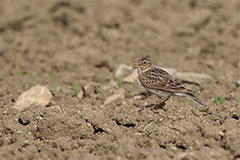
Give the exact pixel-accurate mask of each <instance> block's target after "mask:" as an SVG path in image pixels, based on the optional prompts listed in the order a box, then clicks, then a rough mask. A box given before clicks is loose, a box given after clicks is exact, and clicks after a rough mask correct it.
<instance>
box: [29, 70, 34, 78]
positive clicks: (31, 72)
mask: <svg viewBox="0 0 240 160" xmlns="http://www.w3.org/2000/svg"><path fill="white" fill-rule="evenodd" d="M29 74H30V77H31V78H32V79H33V78H34V76H33V71H32V69H30V73H29Z"/></svg>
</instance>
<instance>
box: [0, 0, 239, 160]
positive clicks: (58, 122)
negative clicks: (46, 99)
mask: <svg viewBox="0 0 240 160" xmlns="http://www.w3.org/2000/svg"><path fill="white" fill-rule="evenodd" d="M239 11H240V1H239V0H228V1H226V0H170V1H169V0H121V1H120V0H119V1H117V0H115V1H114V0H101V1H100V0H99V1H97V0H82V1H77V0H76V1H73V0H69V1H67V0H66V1H56V0H51V1H47V0H34V1H31V0H18V1H16V0H1V11H0V14H1V19H0V24H1V26H0V27H1V28H0V37H1V39H0V159H1V160H7V159H9V160H10V159H11V160H12V159H18V160H21V159H58V160H61V159H84V160H85V159H117V160H121V159H123V160H124V159H128V160H132V159H181V160H193V159H197V160H202V159H208V160H210V159H216V160H219V159H222V160H225V159H232V160H237V159H240V119H239V118H240V104H239V103H240V102H239V101H240V88H239V87H237V86H236V85H235V82H236V81H237V80H239V79H240V47H239V44H240V38H239V36H240V31H239V29H240V17H239V15H240V13H239ZM144 54H150V55H151V57H152V59H153V63H154V64H156V65H158V66H161V67H167V68H174V69H176V70H177V71H182V72H195V73H205V74H207V75H209V76H211V77H212V78H213V80H212V81H211V82H205V83H201V84H199V85H196V84H189V83H185V84H184V85H185V86H187V87H189V88H195V89H196V90H197V96H198V97H200V99H202V100H204V101H205V102H206V103H207V104H208V108H202V107H201V106H198V105H196V104H193V103H192V102H189V101H188V100H186V99H184V98H178V97H173V98H171V99H170V100H169V101H168V103H167V104H166V106H165V107H164V109H160V110H159V113H157V114H155V113H153V112H152V111H151V110H150V109H147V108H146V109H144V110H141V111H139V107H141V106H143V105H147V104H152V103H154V101H155V100H156V99H155V97H154V96H153V95H150V94H148V93H147V92H146V91H145V90H144V88H143V87H141V86H140V85H139V84H138V83H123V85H122V89H121V90H123V89H124V90H123V91H124V93H123V94H124V96H123V97H122V98H119V99H118V100H117V101H115V102H113V103H109V104H107V105H105V104H104V101H105V100H106V99H107V97H109V96H111V95H113V94H115V93H117V92H118V91H119V85H118V79H117V78H116V77H115V76H114V74H115V72H116V70H117V68H118V66H119V65H120V64H127V65H131V64H132V63H133V62H135V61H136V60H137V59H138V58H139V57H141V56H142V55H144ZM125 74H126V75H128V74H129V73H128V72H126V73H125ZM123 76H124V75H123ZM72 83H76V84H78V85H79V86H80V87H83V88H84V89H86V94H87V95H86V97H85V96H84V98H82V96H81V95H82V93H80V94H79V95H80V96H78V98H77V97H76V96H75V94H74V91H73V89H72ZM96 83H98V84H99V87H98V91H96V86H95V84H96ZM37 84H38V85H44V86H46V87H47V88H48V89H49V90H50V91H51V92H52V94H53V99H52V100H51V103H50V104H49V105H47V106H46V107H45V106H40V105H31V106H28V107H26V108H24V109H23V110H21V111H19V110H18V109H15V108H13V106H14V104H15V102H16V101H17V99H18V97H19V95H20V94H21V93H23V92H24V91H26V90H28V89H30V88H31V87H33V86H35V85H37ZM80 91H81V89H80ZM136 96H137V97H138V98H139V96H140V99H138V98H136ZM221 96H222V97H223V104H220V103H214V98H220V97H221ZM134 97H135V98H134Z"/></svg>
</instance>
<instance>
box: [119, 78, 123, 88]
mask: <svg viewBox="0 0 240 160" xmlns="http://www.w3.org/2000/svg"><path fill="white" fill-rule="evenodd" d="M122 84H123V82H122V77H121V76H120V77H118V87H119V88H121V87H122Z"/></svg>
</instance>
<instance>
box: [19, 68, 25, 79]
mask: <svg viewBox="0 0 240 160" xmlns="http://www.w3.org/2000/svg"><path fill="white" fill-rule="evenodd" d="M18 73H19V76H20V77H23V76H24V72H23V70H22V69H21V68H19V70H18Z"/></svg>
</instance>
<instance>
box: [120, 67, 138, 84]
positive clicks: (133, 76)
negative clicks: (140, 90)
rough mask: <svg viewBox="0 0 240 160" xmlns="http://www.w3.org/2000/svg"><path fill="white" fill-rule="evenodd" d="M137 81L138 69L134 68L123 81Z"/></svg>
mask: <svg viewBox="0 0 240 160" xmlns="http://www.w3.org/2000/svg"><path fill="white" fill-rule="evenodd" d="M137 81H138V73H137V69H134V70H133V71H132V73H131V74H130V75H129V76H127V77H124V78H123V82H127V83H136V82H137Z"/></svg>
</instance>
